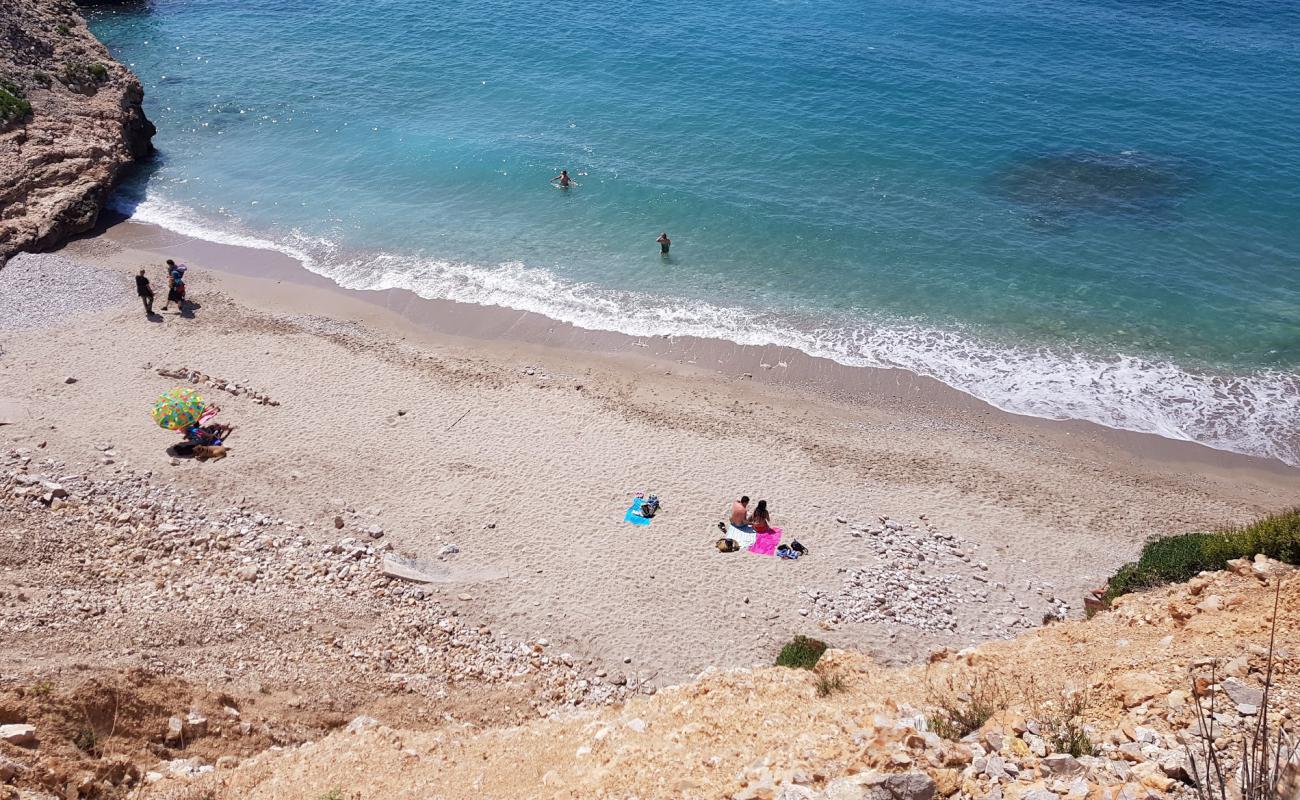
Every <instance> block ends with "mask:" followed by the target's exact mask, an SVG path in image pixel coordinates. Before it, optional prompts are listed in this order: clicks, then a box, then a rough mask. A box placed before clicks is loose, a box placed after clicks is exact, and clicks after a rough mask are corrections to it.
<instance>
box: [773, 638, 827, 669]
mask: <svg viewBox="0 0 1300 800" xmlns="http://www.w3.org/2000/svg"><path fill="white" fill-rule="evenodd" d="M825 652H826V643H825V642H823V641H821V640H818V639H809V638H808V637H806V636H796V637H794V639H792V640H790V642H789V644H787V645H786V646H785V647H782V648H781V654H780V655H778V656H777V657H776V665H777V666H778V667H790V668H791V669H812V668H813V667H815V666H817V662H818V660H820V659H821V657H822V653H825Z"/></svg>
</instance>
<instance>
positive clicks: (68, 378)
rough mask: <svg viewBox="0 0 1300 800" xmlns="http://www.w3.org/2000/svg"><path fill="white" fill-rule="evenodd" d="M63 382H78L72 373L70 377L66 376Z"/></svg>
mask: <svg viewBox="0 0 1300 800" xmlns="http://www.w3.org/2000/svg"><path fill="white" fill-rule="evenodd" d="M63 382H64V383H76V382H77V379H76V378H74V377H72V376H71V375H69V376H68V377H66V378H64V379H63Z"/></svg>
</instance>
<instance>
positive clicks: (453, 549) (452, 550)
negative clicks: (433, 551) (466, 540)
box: [438, 544, 460, 556]
mask: <svg viewBox="0 0 1300 800" xmlns="http://www.w3.org/2000/svg"><path fill="white" fill-rule="evenodd" d="M459 552H460V548H459V547H457V546H456V545H454V544H444V545H443V546H442V549H441V550H439V551H438V555H440V556H450V555H455V554H456V553H459Z"/></svg>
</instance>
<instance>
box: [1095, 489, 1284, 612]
mask: <svg viewBox="0 0 1300 800" xmlns="http://www.w3.org/2000/svg"><path fill="white" fill-rule="evenodd" d="M1257 553H1262V554H1264V555H1266V556H1268V557H1269V558H1274V559H1277V560H1278V561H1284V562H1286V563H1288V564H1300V508H1298V509H1291V510H1290V511H1284V512H1282V513H1280V514H1274V515H1272V516H1268V517H1264V518H1263V519H1260V520H1258V521H1256V522H1252V523H1251V524H1249V525H1246V526H1245V527H1231V528H1224V529H1221V530H1218V531H1214V532H1211V533H1185V534H1182V535H1181V536H1163V537H1160V538H1158V539H1153V540H1151V541H1149V542H1147V544H1146V546H1145V547H1143V548H1142V554H1141V555H1140V556H1139V557H1138V560H1137V561H1136V562H1132V563H1129V564H1125V565H1124V566H1122V567H1120V568H1119V570H1118V571H1117V572H1116V573H1115V575H1114V576H1113V577H1112V578H1111V579H1110V581H1109V582H1108V583H1107V585H1106V593H1105V594H1104V595H1102V604H1103V606H1109V605H1110V604H1111V602H1112V601H1113V600H1114V599H1115V598H1116V597H1119V596H1121V595H1125V594H1128V593H1129V592H1136V591H1140V590H1142V589H1149V588H1151V587H1153V586H1160V585H1162V584H1166V583H1175V582H1177V581H1185V580H1188V579H1190V578H1194V577H1196V575H1197V573H1200V572H1203V571H1206V570H1218V569H1223V568H1224V567H1225V566H1226V565H1227V563H1228V562H1229V561H1231V560H1232V559H1234V558H1250V557H1252V556H1254V555H1256V554H1257Z"/></svg>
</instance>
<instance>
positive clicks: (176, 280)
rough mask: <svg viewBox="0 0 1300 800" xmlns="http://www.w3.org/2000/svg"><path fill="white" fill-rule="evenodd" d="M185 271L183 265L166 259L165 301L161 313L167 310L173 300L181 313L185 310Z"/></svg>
mask: <svg viewBox="0 0 1300 800" xmlns="http://www.w3.org/2000/svg"><path fill="white" fill-rule="evenodd" d="M185 270H186V266H185V265H184V264H177V263H176V262H175V261H172V260H171V259H170V258H169V259H167V301H166V302H164V303H163V307H162V310H163V311H166V310H167V307H168V306H169V305H171V302H172V301H173V300H175V301H176V307H177V308H179V309H181V310H182V311H183V310H184V309H185Z"/></svg>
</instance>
